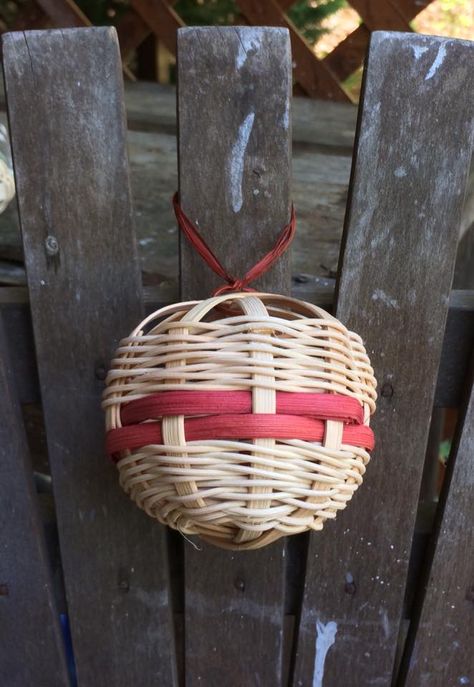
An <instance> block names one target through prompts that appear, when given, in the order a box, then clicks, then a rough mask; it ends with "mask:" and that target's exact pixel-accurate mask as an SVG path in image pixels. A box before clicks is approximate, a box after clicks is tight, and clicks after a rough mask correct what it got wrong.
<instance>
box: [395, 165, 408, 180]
mask: <svg viewBox="0 0 474 687" xmlns="http://www.w3.org/2000/svg"><path fill="white" fill-rule="evenodd" d="M394 174H395V176H396V177H398V178H399V179H402V178H403V177H406V175H407V170H406V169H405V167H397V169H396V170H395V171H394Z"/></svg>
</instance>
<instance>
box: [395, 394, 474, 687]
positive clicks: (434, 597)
mask: <svg viewBox="0 0 474 687" xmlns="http://www.w3.org/2000/svg"><path fill="white" fill-rule="evenodd" d="M460 430H461V431H460V432H459V435H458V439H457V442H456V446H455V448H454V449H453V451H452V452H451V455H450V458H449V466H450V471H451V474H450V479H448V480H447V481H446V483H445V485H444V486H445V493H444V495H443V496H444V497H445V498H444V499H443V501H444V502H443V505H442V506H440V510H442V517H441V518H440V519H439V521H438V523H437V527H436V535H437V539H436V546H435V550H434V557H433V561H432V564H431V570H430V574H429V578H428V580H427V586H426V595H425V599H424V603H423V607H422V610H421V615H420V617H419V618H418V619H417V622H416V627H415V628H414V632H416V636H415V639H414V646H413V649H412V652H411V656H410V662H409V668H408V674H407V676H406V680H405V682H404V685H405V687H428V685H429V687H446V686H447V685H471V684H473V683H474V653H473V651H472V638H473V636H474V612H473V604H474V577H473V565H472V552H473V551H474V530H473V527H472V523H473V520H474V471H473V456H474V386H473V387H472V389H471V393H470V398H469V400H468V403H467V408H466V411H465V416H464V422H462V421H461V423H460ZM436 535H435V536H436Z"/></svg>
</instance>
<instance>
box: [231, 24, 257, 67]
mask: <svg viewBox="0 0 474 687" xmlns="http://www.w3.org/2000/svg"><path fill="white" fill-rule="evenodd" d="M236 31H237V35H238V37H239V49H238V52H237V57H236V58H235V66H236V67H237V69H242V67H243V66H244V64H245V63H246V61H247V59H248V57H251V56H252V55H254V54H255V53H256V52H257V51H258V49H259V48H260V45H261V42H262V37H261V31H260V30H259V29H258V30H253V29H251V28H248V29H247V28H246V29H244V30H243V31H239V30H238V29H236Z"/></svg>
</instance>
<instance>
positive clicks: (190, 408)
mask: <svg viewBox="0 0 474 687" xmlns="http://www.w3.org/2000/svg"><path fill="white" fill-rule="evenodd" d="M250 393H251V392H247V391H242V392H240V391H222V392H210V391H205V392H195V391H181V392H178V391H176V392H175V391H169V392H162V393H160V394H154V395H152V396H150V397H145V398H143V399H139V400H138V401H132V402H131V403H129V404H127V405H125V406H123V408H122V411H121V417H122V422H123V423H124V425H125V426H124V427H120V428H117V429H114V430H111V431H110V432H108V434H107V440H106V448H107V453H108V454H109V455H110V456H111V457H112V458H113V459H114V460H118V459H119V458H120V455H119V454H120V452H121V451H125V450H135V449H139V448H143V447H144V446H148V445H150V444H162V443H163V435H162V431H161V423H159V422H143V421H144V420H149V419H152V418H158V417H164V416H166V415H188V414H194V415H198V414H200V413H201V414H202V413H203V409H204V408H205V411H206V415H205V416H202V417H192V418H187V419H186V420H185V422H184V431H185V435H186V439H187V441H206V440H207V441H209V440H215V439H224V440H226V439H227V440H243V439H249V440H251V439H266V438H270V439H282V440H285V439H286V440H288V439H301V440H302V441H318V442H319V441H322V440H323V438H324V432H325V426H326V425H325V420H339V421H341V422H344V423H345V427H344V430H343V437H342V443H343V444H349V445H352V446H359V447H361V448H365V449H367V450H369V451H370V450H371V449H372V448H373V447H374V436H373V432H372V430H371V429H370V427H367V426H365V425H363V424H360V423H361V419H362V418H361V412H362V409H361V407H360V405H359V403H358V402H357V401H356V400H355V399H351V398H347V397H345V396H340V395H335V394H304V393H300V394H296V393H295V394H292V393H285V392H278V393H277V414H272V415H266V414H254V413H252V412H249V410H250V411H251V396H250ZM303 397H306V398H303ZM140 422H141V423H142V424H134V423H140ZM131 423H132V424H131ZM348 423H352V424H348Z"/></svg>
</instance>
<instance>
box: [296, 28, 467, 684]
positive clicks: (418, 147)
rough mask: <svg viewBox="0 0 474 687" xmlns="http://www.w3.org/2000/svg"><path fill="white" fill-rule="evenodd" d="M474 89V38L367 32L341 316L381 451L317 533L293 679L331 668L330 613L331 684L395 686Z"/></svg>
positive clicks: (328, 673)
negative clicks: (361, 350) (352, 340)
mask: <svg viewBox="0 0 474 687" xmlns="http://www.w3.org/2000/svg"><path fill="white" fill-rule="evenodd" d="M473 87H474V44H472V43H468V42H463V41H455V40H449V39H441V38H434V37H426V36H421V35H412V34H396V33H393V34H391V33H384V32H376V33H374V34H373V35H372V43H371V48H370V51H369V57H368V65H367V70H366V79H365V90H364V96H363V101H362V110H361V119H360V127H359V135H358V141H357V148H356V150H357V153H356V158H355V163H354V167H353V173H352V184H351V199H350V203H349V206H348V213H347V216H346V226H345V239H344V242H343V245H344V247H343V253H342V260H341V271H340V281H339V298H338V301H337V314H338V316H339V317H340V318H341V319H342V321H343V322H345V323H346V324H347V325H348V326H349V327H350V328H351V329H354V330H355V331H358V332H359V333H360V334H361V336H362V337H363V339H364V340H365V342H366V346H367V349H368V351H369V354H370V355H371V358H372V362H373V364H374V367H375V371H376V376H377V379H378V381H379V390H380V398H379V402H378V410H377V414H376V416H375V420H374V430H375V436H376V449H375V451H374V455H373V458H372V463H371V464H370V466H369V469H368V472H367V476H366V479H365V481H364V484H363V486H362V488H361V490H360V492H359V493H358V494H357V495H356V497H355V498H354V503H352V504H350V506H349V509H348V511H347V513H342V514H341V515H340V516H339V518H338V519H337V521H336V522H335V523H334V525H328V526H327V527H326V529H325V530H324V531H323V532H322V536H320V535H315V536H313V537H311V542H310V549H309V554H308V567H307V573H306V585H305V594H304V603H303V608H302V614H301V622H300V628H299V641H298V650H297V656H296V666H295V677H294V684H295V685H306V684H308V676H309V675H312V674H313V672H314V674H315V675H316V674H318V672H317V671H318V670H319V672H320V673H321V672H322V671H323V670H324V653H325V651H326V650H327V649H328V648H329V644H328V642H327V641H326V640H327V635H326V634H325V631H324V630H325V629H326V631H327V632H329V630H330V629H334V626H333V625H331V626H330V627H329V628H328V625H327V624H328V623H330V622H335V623H336V624H337V634H336V637H335V644H334V646H333V647H332V648H330V650H329V653H328V655H327V658H326V665H325V682H326V681H327V683H328V684H334V685H342V684H344V685H345V687H352V686H354V687H359V686H360V685H369V684H390V682H391V674H392V669H393V662H394V654H395V649H396V644H397V636H398V630H399V622H400V617H401V612H402V603H403V597H404V592H405V584H406V575H407V567H408V558H409V554H410V547H411V540H412V533H413V529H414V523H415V513H416V507H417V500H418V494H419V489H420V481H421V475H422V468H423V460H424V455H425V450H426V442H427V436H428V428H429V421H430V414H431V408H432V404H433V398H434V392H435V384H436V374H437V369H438V365H439V360H440V354H441V346H442V342H443V334H444V327H445V322H446V314H447V305H448V298H449V290H450V285H451V280H452V274H453V266H454V260H455V255H456V242H457V236H458V231H459V223H460V218H461V210H462V201H463V194H464V188H465V184H466V179H467V174H468V170H469V161H470V155H471V150H470V144H471V138H472V126H473V122H472V114H473V112H472V99H471V93H472V89H473ZM453 92H456V94H457V95H456V103H455V106H454V104H453ZM453 130H455V131H456V132H457V134H456V137H455V138H453V137H452V135H451V132H452V131H453ZM407 286H408V288H407ZM317 623H322V625H319V626H318V629H317ZM320 663H321V665H320ZM315 679H316V678H315Z"/></svg>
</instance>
